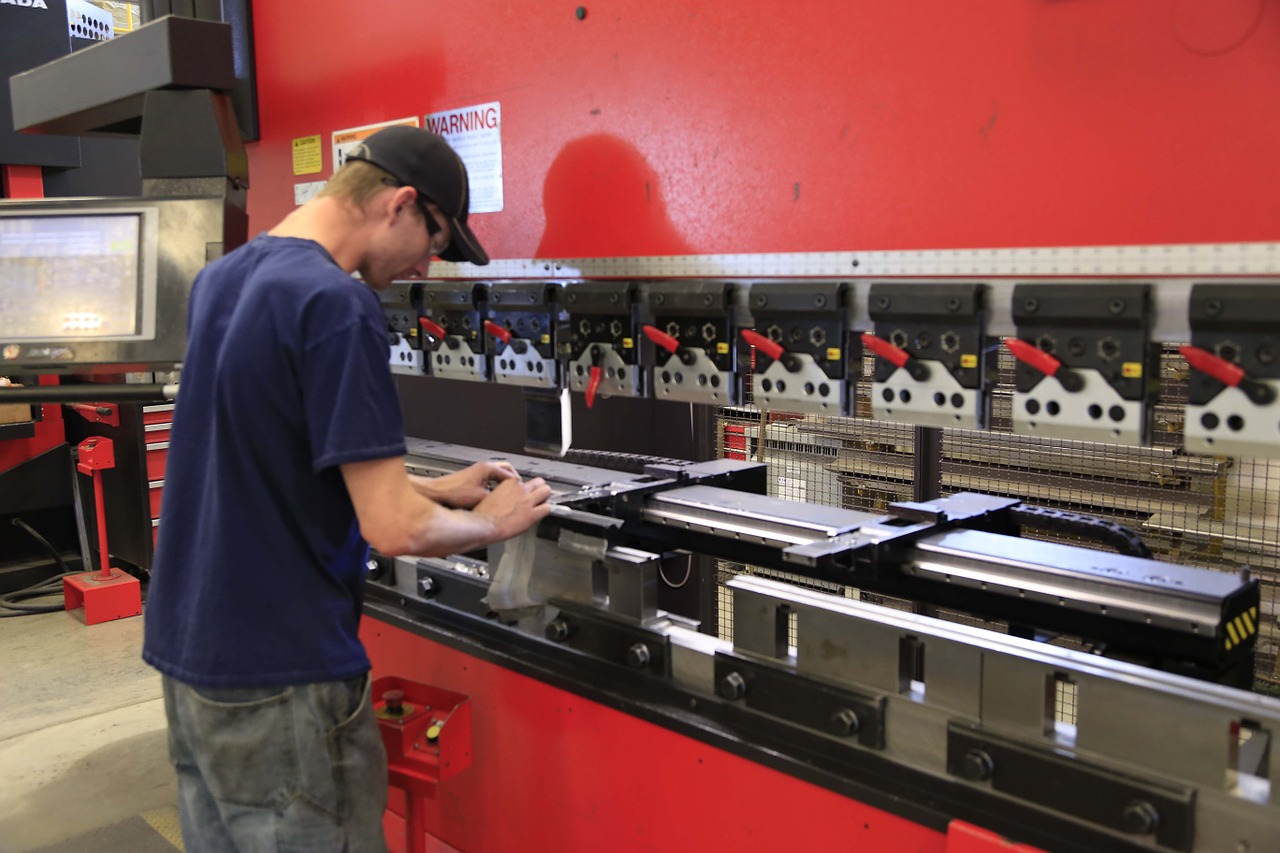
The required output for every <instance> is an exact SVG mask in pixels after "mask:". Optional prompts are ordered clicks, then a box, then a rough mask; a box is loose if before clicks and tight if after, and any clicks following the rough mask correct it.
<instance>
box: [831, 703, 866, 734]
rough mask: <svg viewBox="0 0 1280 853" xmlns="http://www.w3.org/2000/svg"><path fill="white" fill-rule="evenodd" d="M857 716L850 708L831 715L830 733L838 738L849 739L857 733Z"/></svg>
mask: <svg viewBox="0 0 1280 853" xmlns="http://www.w3.org/2000/svg"><path fill="white" fill-rule="evenodd" d="M859 725H860V723H859V722H858V715H857V714H856V713H855V712H854V711H853V709H852V708H841V709H840V710H839V711H836V712H835V713H834V714H832V715H831V733H832V734H834V735H839V736H840V737H849V735H852V734H856V733H857V731H858V726H859Z"/></svg>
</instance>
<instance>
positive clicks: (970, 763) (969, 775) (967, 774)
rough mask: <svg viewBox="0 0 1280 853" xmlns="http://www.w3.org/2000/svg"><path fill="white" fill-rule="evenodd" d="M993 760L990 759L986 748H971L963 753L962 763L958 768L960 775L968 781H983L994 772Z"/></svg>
mask: <svg viewBox="0 0 1280 853" xmlns="http://www.w3.org/2000/svg"><path fill="white" fill-rule="evenodd" d="M995 769H996V765H995V762H993V761H992V760H991V756H990V755H988V754H987V752H986V750H982V749H971V750H969V751H968V752H966V753H965V754H964V764H963V766H962V767H961V769H960V775H962V776H964V778H966V779H968V780H969V781H970V782H985V781H986V780H988V779H990V778H991V774H992V773H994V772H995Z"/></svg>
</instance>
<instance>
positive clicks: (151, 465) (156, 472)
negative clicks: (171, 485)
mask: <svg viewBox="0 0 1280 853" xmlns="http://www.w3.org/2000/svg"><path fill="white" fill-rule="evenodd" d="M168 459H169V442H167V441H162V442H159V443H157V444H148V445H147V479H148V480H163V479H164V466H165V463H166V462H167V461H168Z"/></svg>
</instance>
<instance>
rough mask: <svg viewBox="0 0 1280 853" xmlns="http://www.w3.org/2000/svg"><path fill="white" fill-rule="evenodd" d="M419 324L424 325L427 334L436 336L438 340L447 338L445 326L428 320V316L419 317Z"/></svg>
mask: <svg viewBox="0 0 1280 853" xmlns="http://www.w3.org/2000/svg"><path fill="white" fill-rule="evenodd" d="M418 325H420V326H422V328H423V329H425V330H426V332H427V334H428V335H430V336H431V337H433V338H435V339H436V340H437V341H443V340H444V339H445V335H446V334H447V332H445V330H444V326H441V325H440V324H439V323H436V322H433V321H431V320H428V319H427V318H426V317H419V318H418Z"/></svg>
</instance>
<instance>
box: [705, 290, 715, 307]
mask: <svg viewBox="0 0 1280 853" xmlns="http://www.w3.org/2000/svg"><path fill="white" fill-rule="evenodd" d="M715 301H716V298H715V297H714V296H712V295H711V294H710V293H708V294H706V295H705V296H703V297H702V304H703V305H710V304H711V303H713V302H715Z"/></svg>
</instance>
